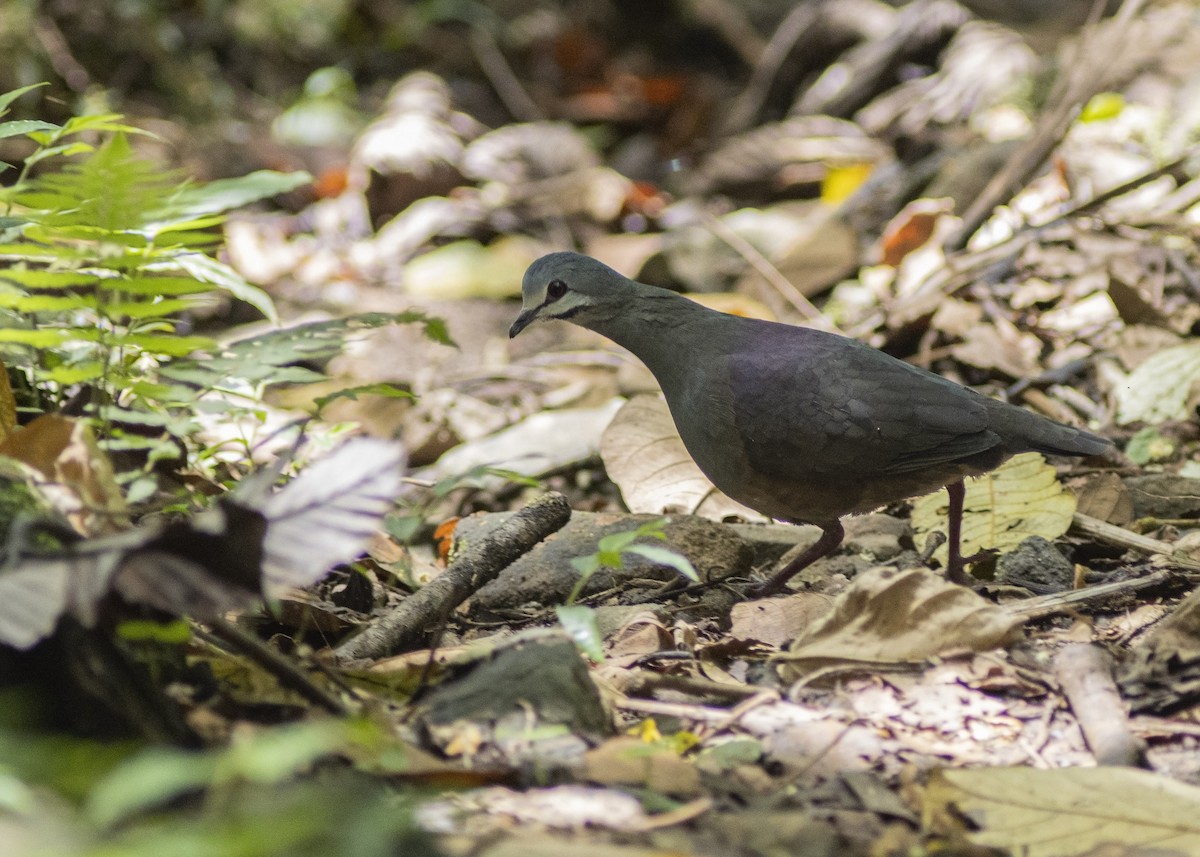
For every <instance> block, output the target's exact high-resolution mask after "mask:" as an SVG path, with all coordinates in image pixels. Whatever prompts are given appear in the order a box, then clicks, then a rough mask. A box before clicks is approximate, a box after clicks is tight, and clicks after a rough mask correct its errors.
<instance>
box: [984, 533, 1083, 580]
mask: <svg viewBox="0 0 1200 857" xmlns="http://www.w3.org/2000/svg"><path fill="white" fill-rule="evenodd" d="M1074 580H1075V566H1073V565H1072V564H1071V561H1070V560H1069V559H1067V558H1066V557H1065V556H1063V555H1062V553H1061V552H1060V551H1059V550H1058V548H1056V547H1055V546H1054V545H1053V544H1051V543H1050V542H1048V541H1046V539H1044V538H1042V537H1041V536H1030V537H1029V538H1027V539H1025V541H1023V542H1021V544H1019V545H1017V548H1016V550H1013V551H1010V552H1008V553H1006V554H1004V555H1003V556H1002V557H1000V559H999V561H998V562H997V563H996V582H997V583H1008V584H1012V585H1013V586H1024V587H1026V588H1027V589H1032V590H1033V591H1034V592H1061V591H1063V590H1065V589H1069V588H1070V587H1071V584H1072V583H1073V582H1074Z"/></svg>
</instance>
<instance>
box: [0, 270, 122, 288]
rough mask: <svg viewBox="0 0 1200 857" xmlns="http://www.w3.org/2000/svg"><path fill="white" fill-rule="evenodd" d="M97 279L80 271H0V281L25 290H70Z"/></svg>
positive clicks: (87, 284) (90, 283) (88, 284)
mask: <svg viewBox="0 0 1200 857" xmlns="http://www.w3.org/2000/svg"><path fill="white" fill-rule="evenodd" d="M98 279H99V278H98V277H96V275H94V274H85V273H84V272H82V271H44V270H41V269H37V270H34V269H28V268H5V269H4V270H0V280H8V281H9V282H10V283H16V284H17V285H20V286H24V287H25V288H27V289H70V288H75V287H76V286H90V285H92V284H93V283H95V282H96V281H97V280H98Z"/></svg>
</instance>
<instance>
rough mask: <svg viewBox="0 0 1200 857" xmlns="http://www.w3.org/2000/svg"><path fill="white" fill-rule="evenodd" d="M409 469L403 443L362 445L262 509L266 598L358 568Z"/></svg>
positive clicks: (344, 450)
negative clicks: (342, 567) (352, 565)
mask: <svg viewBox="0 0 1200 857" xmlns="http://www.w3.org/2000/svg"><path fill="white" fill-rule="evenodd" d="M403 467H404V449H403V447H401V446H400V445H399V444H398V443H391V442H389V441H383V440H374V439H372V438H358V439H356V440H352V441H350V442H349V443H347V444H345V445H344V446H342V447H340V448H339V449H338V450H337V451H336V452H334V453H333V454H332V455H330V456H329V457H327V458H324V459H322V460H321V461H318V462H317V463H316V464H314V465H313V466H311V467H309V468H308V469H306V470H305V471H304V473H302V474H301V475H300V476H298V477H297V478H296V479H294V480H292V482H290V483H289V484H288V485H287V487H285V488H284V489H283V490H282V491H280V492H278V493H277V494H274V495H272V496H271V497H270V498H269V499H268V500H267V501H266V502H265V503H264V504H263V506H262V512H263V514H264V515H266V517H267V521H268V522H269V526H268V527H267V536H266V539H265V541H264V543H263V591H264V592H265V593H266V594H267V595H269V596H270V595H279V594H280V593H281V592H282V591H283V590H285V589H287V588H288V587H292V586H296V587H304V586H308V585H310V584H312V583H314V582H316V581H317V580H319V579H320V578H321V577H322V576H323V575H324V574H325V572H327V571H329V569H330V568H332V567H333V566H334V564H336V563H339V562H348V561H350V560H353V559H354V558H355V557H356V555H357V554H358V552H359V551H360V550H362V548H363V546H364V545H366V543H367V540H368V539H369V538H370V537H371V535H372V534H374V533H375V532H376V531H377V530H378V529H379V527H380V526H381V524H382V522H383V516H384V514H385V513H386V512H387V511H388V509H390V508H391V505H392V502H393V501H394V500H395V499H396V497H397V496H399V494H400V488H401V481H400V480H401V477H402V476H403V472H402V471H403Z"/></svg>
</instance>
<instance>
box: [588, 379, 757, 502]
mask: <svg viewBox="0 0 1200 857" xmlns="http://www.w3.org/2000/svg"><path fill="white" fill-rule="evenodd" d="M600 457H601V459H603V461H604V468H605V470H607V471H608V476H609V478H610V479H612V481H613V482H614V483H616V485H617V487H618V488H620V489H621V496H622V497H623V498H624V499H625V505H626V506H628V507H629V510H630V511H631V512H645V513H649V514H652V515H658V514H662V513H664V512H680V511H683V512H687V513H690V514H696V515H703V516H704V517H706V518H712V519H714V520H718V521H719V520H722V519H723V518H726V517H729V516H734V515H736V516H738V517H740V518H743V519H745V520H748V521H764V520H766V519H765V518H764V517H763V516H762V515H760V514H758V513H757V512H755V511H754V510H752V509H748V508H747V507H745V506H743V505H741V504H740V503H737V502H735V501H733V500H731V499H730V498H728V497H726V496H725V495H724V494H722V493H721V492H720V491H718V490H717V489H716V488H714V487H713V484H712V483H711V482H709V481H708V479H707V478H706V477H705V475H704V474H703V473H701V472H700V468H699V467H697V466H696V463H695V462H694V461H692V457H691V456H690V455H688V452H687V450H686V449H685V448H684V446H683V441H682V440H680V438H679V432H678V431H676V430H675V423H674V422H673V421H672V420H671V412H670V411H669V410H667V404H666V402H665V401H663V399H662V397H660V396H634V397H633V398H632V399H630V400H629V401H628V402H626V403H625V404H624V405H623V406H622V407H621V410H619V411H617V414H616V416H615V417H613V420H612V422H611V423H609V426H608V428H607V429H605V431H604V436H603V437H602V438H601V439H600Z"/></svg>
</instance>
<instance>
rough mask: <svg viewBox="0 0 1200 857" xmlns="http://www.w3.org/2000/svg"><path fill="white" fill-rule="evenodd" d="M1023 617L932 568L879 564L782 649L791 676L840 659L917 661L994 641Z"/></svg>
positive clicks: (987, 645) (841, 661)
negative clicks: (956, 583) (895, 567)
mask: <svg viewBox="0 0 1200 857" xmlns="http://www.w3.org/2000/svg"><path fill="white" fill-rule="evenodd" d="M1021 621H1022V620H1020V619H1018V618H1015V617H1013V616H1012V615H1010V614H1008V613H1006V612H1005V611H1004V610H1002V609H1001V608H999V607H997V606H996V605H995V604H992V603H991V602H989V601H986V600H985V599H983V598H981V597H980V596H979V595H976V594H975V593H974V592H972V591H971V590H970V589H966V588H965V587H962V586H957V585H955V584H953V583H949V582H947V581H946V580H945V578H943V577H942V576H941V575H938V574H935V573H933V572H931V571H929V570H927V569H924V568H909V569H904V570H903V571H896V570H895V569H891V568H882V569H874V570H871V571H868V572H866V573H865V574H862V575H860V576H859V577H856V578H855V579H854V581H853V582H852V583H851V584H850V586H849V587H847V588H846V590H845V591H843V592H842V593H841V594H840V595H839V596H838V597H837V599H836V600H835V601H834V604H833V609H832V610H831V612H830V613H829V615H828V616H826V617H825V618H824V619H822V620H820V621H819V622H817V623H816V624H815V625H813V626H812V627H811V628H810V629H809V632H808V633H807V634H805V635H804V636H802V637H801V638H799V639H798V640H796V642H795V643H794V644H793V646H792V647H791V649H790V651H789V652H788V653H787V654H785V655H780V656H779V657H780V659H781V660H784V661H787V665H786V666H785V669H784V675H785V677H786V678H790V679H794V678H796V677H797V676H798V675H799V673H800V672H801V671H806V670H808V669H812V668H815V667H819V666H827V665H835V664H849V665H856V664H857V665H863V664H898V663H919V662H921V661H924V660H927V659H929V658H931V657H933V656H935V655H938V654H943V653H946V652H951V651H961V650H963V649H969V650H972V651H983V650H985V649H992V648H995V647H997V646H999V645H1001V644H1003V643H1004V642H1006V641H1007V640H1009V639H1011V638H1012V636H1013V634H1014V632H1016V630H1017V629H1018V628H1019V626H1020V624H1021ZM801 665H802V669H801Z"/></svg>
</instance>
